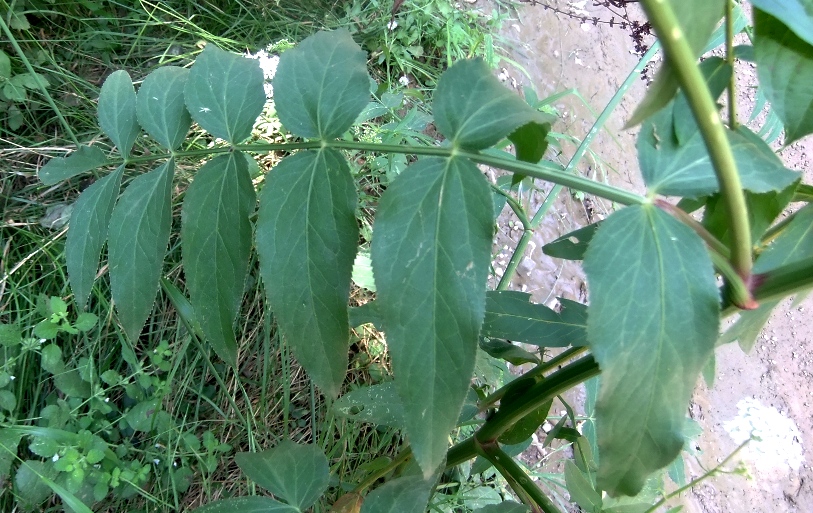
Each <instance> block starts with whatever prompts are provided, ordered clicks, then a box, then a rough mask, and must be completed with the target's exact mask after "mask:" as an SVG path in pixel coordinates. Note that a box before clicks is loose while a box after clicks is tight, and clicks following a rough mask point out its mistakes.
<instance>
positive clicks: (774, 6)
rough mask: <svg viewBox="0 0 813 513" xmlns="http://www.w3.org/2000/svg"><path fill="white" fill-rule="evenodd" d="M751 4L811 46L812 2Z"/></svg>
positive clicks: (761, 0)
mask: <svg viewBox="0 0 813 513" xmlns="http://www.w3.org/2000/svg"><path fill="white" fill-rule="evenodd" d="M751 3H752V4H754V7H756V8H757V9H759V10H762V11H765V12H766V13H768V14H770V15H771V16H773V17H774V18H778V19H779V20H780V21H781V22H782V23H784V24H785V25H787V26H788V28H789V29H790V30H792V31H793V32H794V33H795V34H796V35H797V36H798V37H800V38H802V39H804V40H805V41H806V42H807V43H808V44H811V45H813V0H781V1H777V0H751ZM760 80H761V79H760Z"/></svg>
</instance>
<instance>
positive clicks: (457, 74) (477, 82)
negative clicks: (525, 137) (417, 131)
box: [432, 59, 548, 150]
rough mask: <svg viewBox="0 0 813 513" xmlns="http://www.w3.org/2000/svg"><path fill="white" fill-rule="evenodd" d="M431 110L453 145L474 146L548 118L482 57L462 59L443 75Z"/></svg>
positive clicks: (486, 146)
mask: <svg viewBox="0 0 813 513" xmlns="http://www.w3.org/2000/svg"><path fill="white" fill-rule="evenodd" d="M432 110H433V112H434V114H435V124H436V125H437V127H438V130H439V131H440V132H441V133H442V134H443V135H444V136H446V138H447V139H449V140H451V141H452V143H453V144H454V145H456V146H459V147H461V148H466V149H472V150H480V149H483V148H488V147H489V146H492V145H494V144H496V143H497V142H499V141H500V140H501V139H503V138H504V137H506V136H508V134H510V133H512V132H513V131H514V130H516V129H517V128H519V127H521V126H524V125H527V124H528V123H531V122H536V123H539V124H542V123H545V122H546V121H547V120H548V118H547V116H545V115H544V114H542V113H540V112H538V111H537V110H535V109H534V108H532V107H530V106H529V105H528V104H527V103H525V102H524V101H523V100H522V98H520V97H519V95H517V94H515V93H514V92H512V91H511V90H509V89H507V88H506V87H505V86H503V85H502V84H501V83H500V81H499V80H497V78H496V77H495V76H494V75H493V74H492V73H491V70H490V69H489V67H488V65H487V64H486V63H485V62H483V60H481V59H475V60H467V61H460V62H458V63H456V64H454V65H453V66H452V67H451V68H449V69H448V70H446V71H445V72H444V73H443V75H441V77H440V80H439V81H438V87H437V89H436V90H435V100H434V104H433V106H432Z"/></svg>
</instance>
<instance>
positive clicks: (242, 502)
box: [193, 497, 300, 513]
mask: <svg viewBox="0 0 813 513" xmlns="http://www.w3.org/2000/svg"><path fill="white" fill-rule="evenodd" d="M193 511H194V512H195V513H235V512H240V513H300V510H298V509H297V508H295V507H293V506H289V505H288V504H283V503H281V502H279V501H275V500H274V499H272V498H270V497H234V498H231V499H223V500H219V501H215V502H211V503H209V504H207V505H205V506H201V507H200V508H195V509H194V510H193Z"/></svg>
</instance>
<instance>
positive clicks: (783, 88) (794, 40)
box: [754, 1, 813, 145]
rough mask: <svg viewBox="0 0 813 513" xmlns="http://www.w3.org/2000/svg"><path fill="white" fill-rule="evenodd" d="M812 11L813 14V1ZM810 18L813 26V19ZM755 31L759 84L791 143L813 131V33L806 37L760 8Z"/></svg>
mask: <svg viewBox="0 0 813 513" xmlns="http://www.w3.org/2000/svg"><path fill="white" fill-rule="evenodd" d="M810 11H811V13H810V16H811V18H813V1H811V3H810ZM808 22H809V24H810V29H811V30H813V19H809V20H808ZM754 32H755V40H754V43H755V48H756V60H757V72H758V73H759V87H760V88H762V91H763V92H764V93H765V96H767V98H768V101H770V102H771V108H772V109H773V111H774V112H776V114H777V115H778V116H779V118H780V119H781V120H782V124H783V125H785V144H786V145H788V144H790V143H792V142H793V141H795V140H797V139H801V138H802V137H804V136H805V135H807V134H810V133H813V42H810V41H813V34H810V33H808V34H807V38H808V41H804V40H803V39H802V38H801V37H799V36H797V35H796V34H794V33H793V32H790V31H789V30H788V29H787V27H785V25H783V24H782V22H780V21H779V20H777V19H776V18H774V17H773V16H770V15H769V14H765V13H764V12H762V11H760V10H759V9H757V10H755V11H754ZM803 37H804V36H803Z"/></svg>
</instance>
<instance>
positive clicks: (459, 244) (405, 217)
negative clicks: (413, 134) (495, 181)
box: [372, 158, 493, 476]
mask: <svg viewBox="0 0 813 513" xmlns="http://www.w3.org/2000/svg"><path fill="white" fill-rule="evenodd" d="M492 212H493V204H492V200H491V191H490V189H489V187H488V183H487V182H486V180H485V178H484V177H483V175H482V173H481V172H480V171H479V169H477V167H476V166H475V165H474V164H473V163H471V162H470V161H468V160H463V159H456V158H455V159H439V158H428V159H423V160H419V161H418V162H417V163H416V164H414V165H412V166H410V167H409V168H408V169H407V170H405V171H404V172H403V173H401V174H400V175H398V177H397V178H396V179H395V180H394V181H393V182H392V184H391V185H390V187H389V189H388V190H387V191H386V192H385V193H384V195H383V196H382V198H381V202H380V205H379V209H378V213H377V216H376V221H375V227H374V231H373V233H374V234H375V235H374V236H373V241H372V259H373V271H374V273H375V282H376V286H377V288H378V299H377V303H378V306H379V312H380V313H381V316H382V318H383V321H384V330H385V331H386V334H387V343H388V345H389V349H390V354H391V356H392V362H393V371H394V374H395V379H396V383H397V385H398V392H399V394H400V396H401V399H402V402H403V405H404V411H405V412H406V415H407V419H406V426H407V429H406V431H407V435H408V436H409V439H410V444H411V446H412V450H413V452H414V454H415V456H416V458H417V461H418V463H419V464H420V466H421V468H422V469H423V471H424V473H425V475H427V476H428V475H430V474H431V473H432V472H434V470H435V469H436V468H437V467H438V465H440V463H441V461H442V460H443V457H444V456H445V454H446V449H447V440H448V435H449V432H450V431H451V430H452V429H453V428H454V427H455V425H456V424H457V419H458V415H459V414H460V410H461V407H462V406H463V401H464V399H465V397H466V393H467V391H468V388H469V383H470V381H471V377H472V372H473V371H474V362H475V355H476V354H477V342H478V336H479V333H480V327H481V324H482V322H483V315H484V310H485V285H486V279H487V269H488V264H489V260H490V253H491V235H492Z"/></svg>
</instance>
